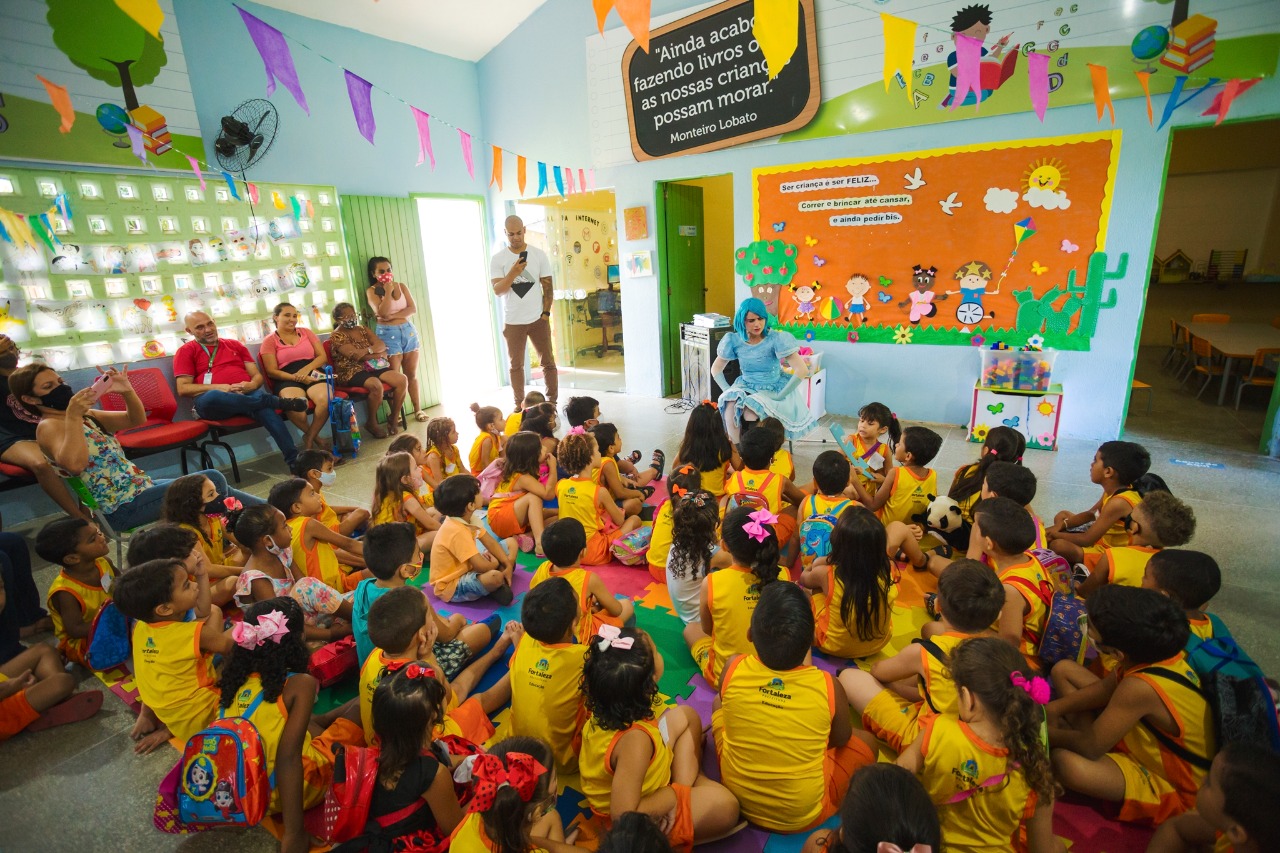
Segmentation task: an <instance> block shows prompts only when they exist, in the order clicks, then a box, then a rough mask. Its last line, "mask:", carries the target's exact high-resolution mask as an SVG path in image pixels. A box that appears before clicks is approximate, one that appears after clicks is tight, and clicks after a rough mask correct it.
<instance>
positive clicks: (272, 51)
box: [236, 6, 311, 115]
mask: <svg viewBox="0 0 1280 853" xmlns="http://www.w3.org/2000/svg"><path fill="white" fill-rule="evenodd" d="M236 11H237V12H239V13H240V17H241V18H243V19H244V25H245V28H246V29H248V30H249V37H250V38H252V39H253V46H254V47H256V48H257V49H258V55H259V56H261V57H262V64H263V66H264V67H265V69H266V72H267V95H270V94H271V93H272V92H274V91H275V90H276V81H277V80H279V81H280V82H281V83H283V84H284V87H285V88H286V89H288V90H289V93H290V94H291V95H293V99H294V100H295V101H297V102H298V106H300V107H302V111H303V112H305V113H306V114H307V115H311V107H309V106H307V96H306V95H304V94H303V93H302V84H301V83H299V82H298V70H297V69H296V68H294V67H293V54H291V53H290V52H289V45H288V44H287V43H286V42H285V40H284V35H283V34H282V33H281V32H280V31H279V30H277V29H276V28H275V27H273V26H271V25H270V24H268V23H266V22H265V21H261V20H259V19H258V18H255V17H254V16H253V15H250V14H249V13H248V12H246V11H245V10H244V9H241V8H240V7H239V6H237V7H236Z"/></svg>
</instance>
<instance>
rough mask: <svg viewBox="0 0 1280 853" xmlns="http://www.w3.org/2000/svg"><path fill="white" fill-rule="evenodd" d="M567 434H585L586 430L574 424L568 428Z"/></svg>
mask: <svg viewBox="0 0 1280 853" xmlns="http://www.w3.org/2000/svg"><path fill="white" fill-rule="evenodd" d="M568 434H569V435H586V434H587V431H586V430H585V429H583V428H582V427H580V426H576V427H574V428H573V429H571V430H569V433H568Z"/></svg>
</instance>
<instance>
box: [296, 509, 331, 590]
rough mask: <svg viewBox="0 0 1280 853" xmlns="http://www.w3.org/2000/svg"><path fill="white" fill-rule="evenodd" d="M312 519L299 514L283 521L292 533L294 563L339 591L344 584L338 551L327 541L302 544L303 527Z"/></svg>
mask: <svg viewBox="0 0 1280 853" xmlns="http://www.w3.org/2000/svg"><path fill="white" fill-rule="evenodd" d="M312 520H313V519H312V518H311V516H309V515H299V516H297V517H295V518H291V519H289V520H288V521H286V522H285V523H286V524H288V525H289V530H290V531H291V532H292V533H293V543H292V545H293V561H294V564H295V565H298V566H301V567H302V569H303V571H305V572H306V575H307V577H310V578H315V579H316V580H318V581H323V582H324V583H325V584H326V585H328V586H331V587H333V588H334V589H336V590H338V591H339V592H341V591H342V590H343V589H344V588H345V585H344V583H343V579H342V569H341V568H340V567H339V566H338V552H337V551H335V550H333V546H332V545H330V544H329V543H328V542H321V541H319V540H316V541H315V542H313V543H311V547H310V548H308V547H306V545H305V544H304V536H303V529H304V528H305V527H306V526H307V522H308V521H312Z"/></svg>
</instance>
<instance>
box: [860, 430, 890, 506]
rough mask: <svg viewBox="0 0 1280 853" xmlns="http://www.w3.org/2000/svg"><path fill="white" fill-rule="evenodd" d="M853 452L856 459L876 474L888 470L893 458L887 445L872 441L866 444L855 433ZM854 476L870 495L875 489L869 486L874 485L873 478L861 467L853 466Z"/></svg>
mask: <svg viewBox="0 0 1280 853" xmlns="http://www.w3.org/2000/svg"><path fill="white" fill-rule="evenodd" d="M852 438H853V450H854V452H855V453H857V454H858V458H859V459H861V460H862V461H863V462H866V463H867V467H868V468H870V469H871V470H872V471H874V472H875V473H877V474H885V473H886V472H887V471H888V470H889V464H890V460H891V459H892V457H893V451H891V450H890V449H889V445H887V444H885V443H884V442H883V441H873V442H871V443H869V444H868V443H867V442H865V441H863V440H862V436H860V435H858V434H857V433H856V432H855V433H854V434H853V435H852ZM853 473H854V476H856V477H857V478H858V480H859V481H860V482H861V483H862V487H863V488H864V489H867V490H868V491H870V492H871V493H872V494H874V493H875V489H873V488H872V487H871V486H872V484H873V483H875V478H874V477H872V476H871V475H870V474H868V473H867V472H866V471H865V470H864V469H863V467H862V466H861V465H854V466H853Z"/></svg>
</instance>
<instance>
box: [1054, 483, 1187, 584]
mask: <svg viewBox="0 0 1280 853" xmlns="http://www.w3.org/2000/svg"><path fill="white" fill-rule="evenodd" d="M1126 526H1127V527H1128V529H1129V538H1130V544H1128V545H1116V546H1114V547H1111V548H1108V549H1106V550H1105V551H1103V552H1102V554H1101V555H1100V556H1099V559H1098V561H1097V562H1096V563H1095V564H1094V565H1093V567H1092V570H1091V571H1090V573H1089V576H1088V577H1087V578H1085V579H1084V580H1083V581H1081V582H1080V584H1079V586H1077V587H1076V594H1077V595H1079V596H1080V597H1081V598H1088V597H1089V596H1090V595H1091V594H1092V593H1093V591H1094V590H1095V589H1097V588H1098V587H1100V586H1102V585H1103V584H1107V583H1118V584H1124V585H1125V586H1142V576H1143V575H1144V574H1145V573H1146V570H1147V561H1148V560H1150V559H1151V557H1152V556H1153V555H1154V554H1156V553H1158V552H1159V551H1160V549H1161V548H1176V547H1178V546H1180V545H1185V544H1187V543H1188V542H1190V541H1191V537H1192V536H1194V535H1195V532H1196V515H1195V512H1194V511H1193V510H1192V509H1191V507H1189V506H1187V505H1186V504H1184V503H1183V502H1182V501H1180V500H1178V499H1177V498H1175V497H1174V496H1173V495H1171V494H1169V493H1168V492H1152V493H1151V494H1149V495H1147V497H1146V498H1145V499H1144V500H1143V501H1142V503H1140V504H1138V505H1137V506H1136V507H1134V508H1133V514H1132V515H1130V516H1129V518H1128V520H1127V524H1126Z"/></svg>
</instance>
